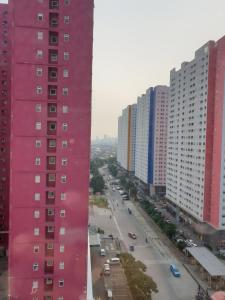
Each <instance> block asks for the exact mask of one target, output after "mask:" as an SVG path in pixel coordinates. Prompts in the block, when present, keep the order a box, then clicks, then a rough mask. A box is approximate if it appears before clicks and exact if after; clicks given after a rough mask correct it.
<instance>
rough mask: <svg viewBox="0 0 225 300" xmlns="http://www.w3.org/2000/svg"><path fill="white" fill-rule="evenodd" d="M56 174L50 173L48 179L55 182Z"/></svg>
mask: <svg viewBox="0 0 225 300" xmlns="http://www.w3.org/2000/svg"><path fill="white" fill-rule="evenodd" d="M55 177H56V176H55V174H48V181H52V182H54V181H55Z"/></svg>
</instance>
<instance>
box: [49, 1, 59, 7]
mask: <svg viewBox="0 0 225 300" xmlns="http://www.w3.org/2000/svg"><path fill="white" fill-rule="evenodd" d="M49 8H50V9H58V8H59V0H49Z"/></svg>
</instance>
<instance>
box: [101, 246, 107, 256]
mask: <svg viewBox="0 0 225 300" xmlns="http://www.w3.org/2000/svg"><path fill="white" fill-rule="evenodd" d="M100 256H106V252H105V249H104V248H102V249H100Z"/></svg>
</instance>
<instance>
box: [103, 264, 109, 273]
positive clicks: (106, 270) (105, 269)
mask: <svg viewBox="0 0 225 300" xmlns="http://www.w3.org/2000/svg"><path fill="white" fill-rule="evenodd" d="M103 272H104V274H106V275H110V265H109V264H104V267H103Z"/></svg>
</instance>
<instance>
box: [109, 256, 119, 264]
mask: <svg viewBox="0 0 225 300" xmlns="http://www.w3.org/2000/svg"><path fill="white" fill-rule="evenodd" d="M119 263H120V259H119V258H118V257H113V258H111V259H110V264H111V265H117V264H119Z"/></svg>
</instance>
